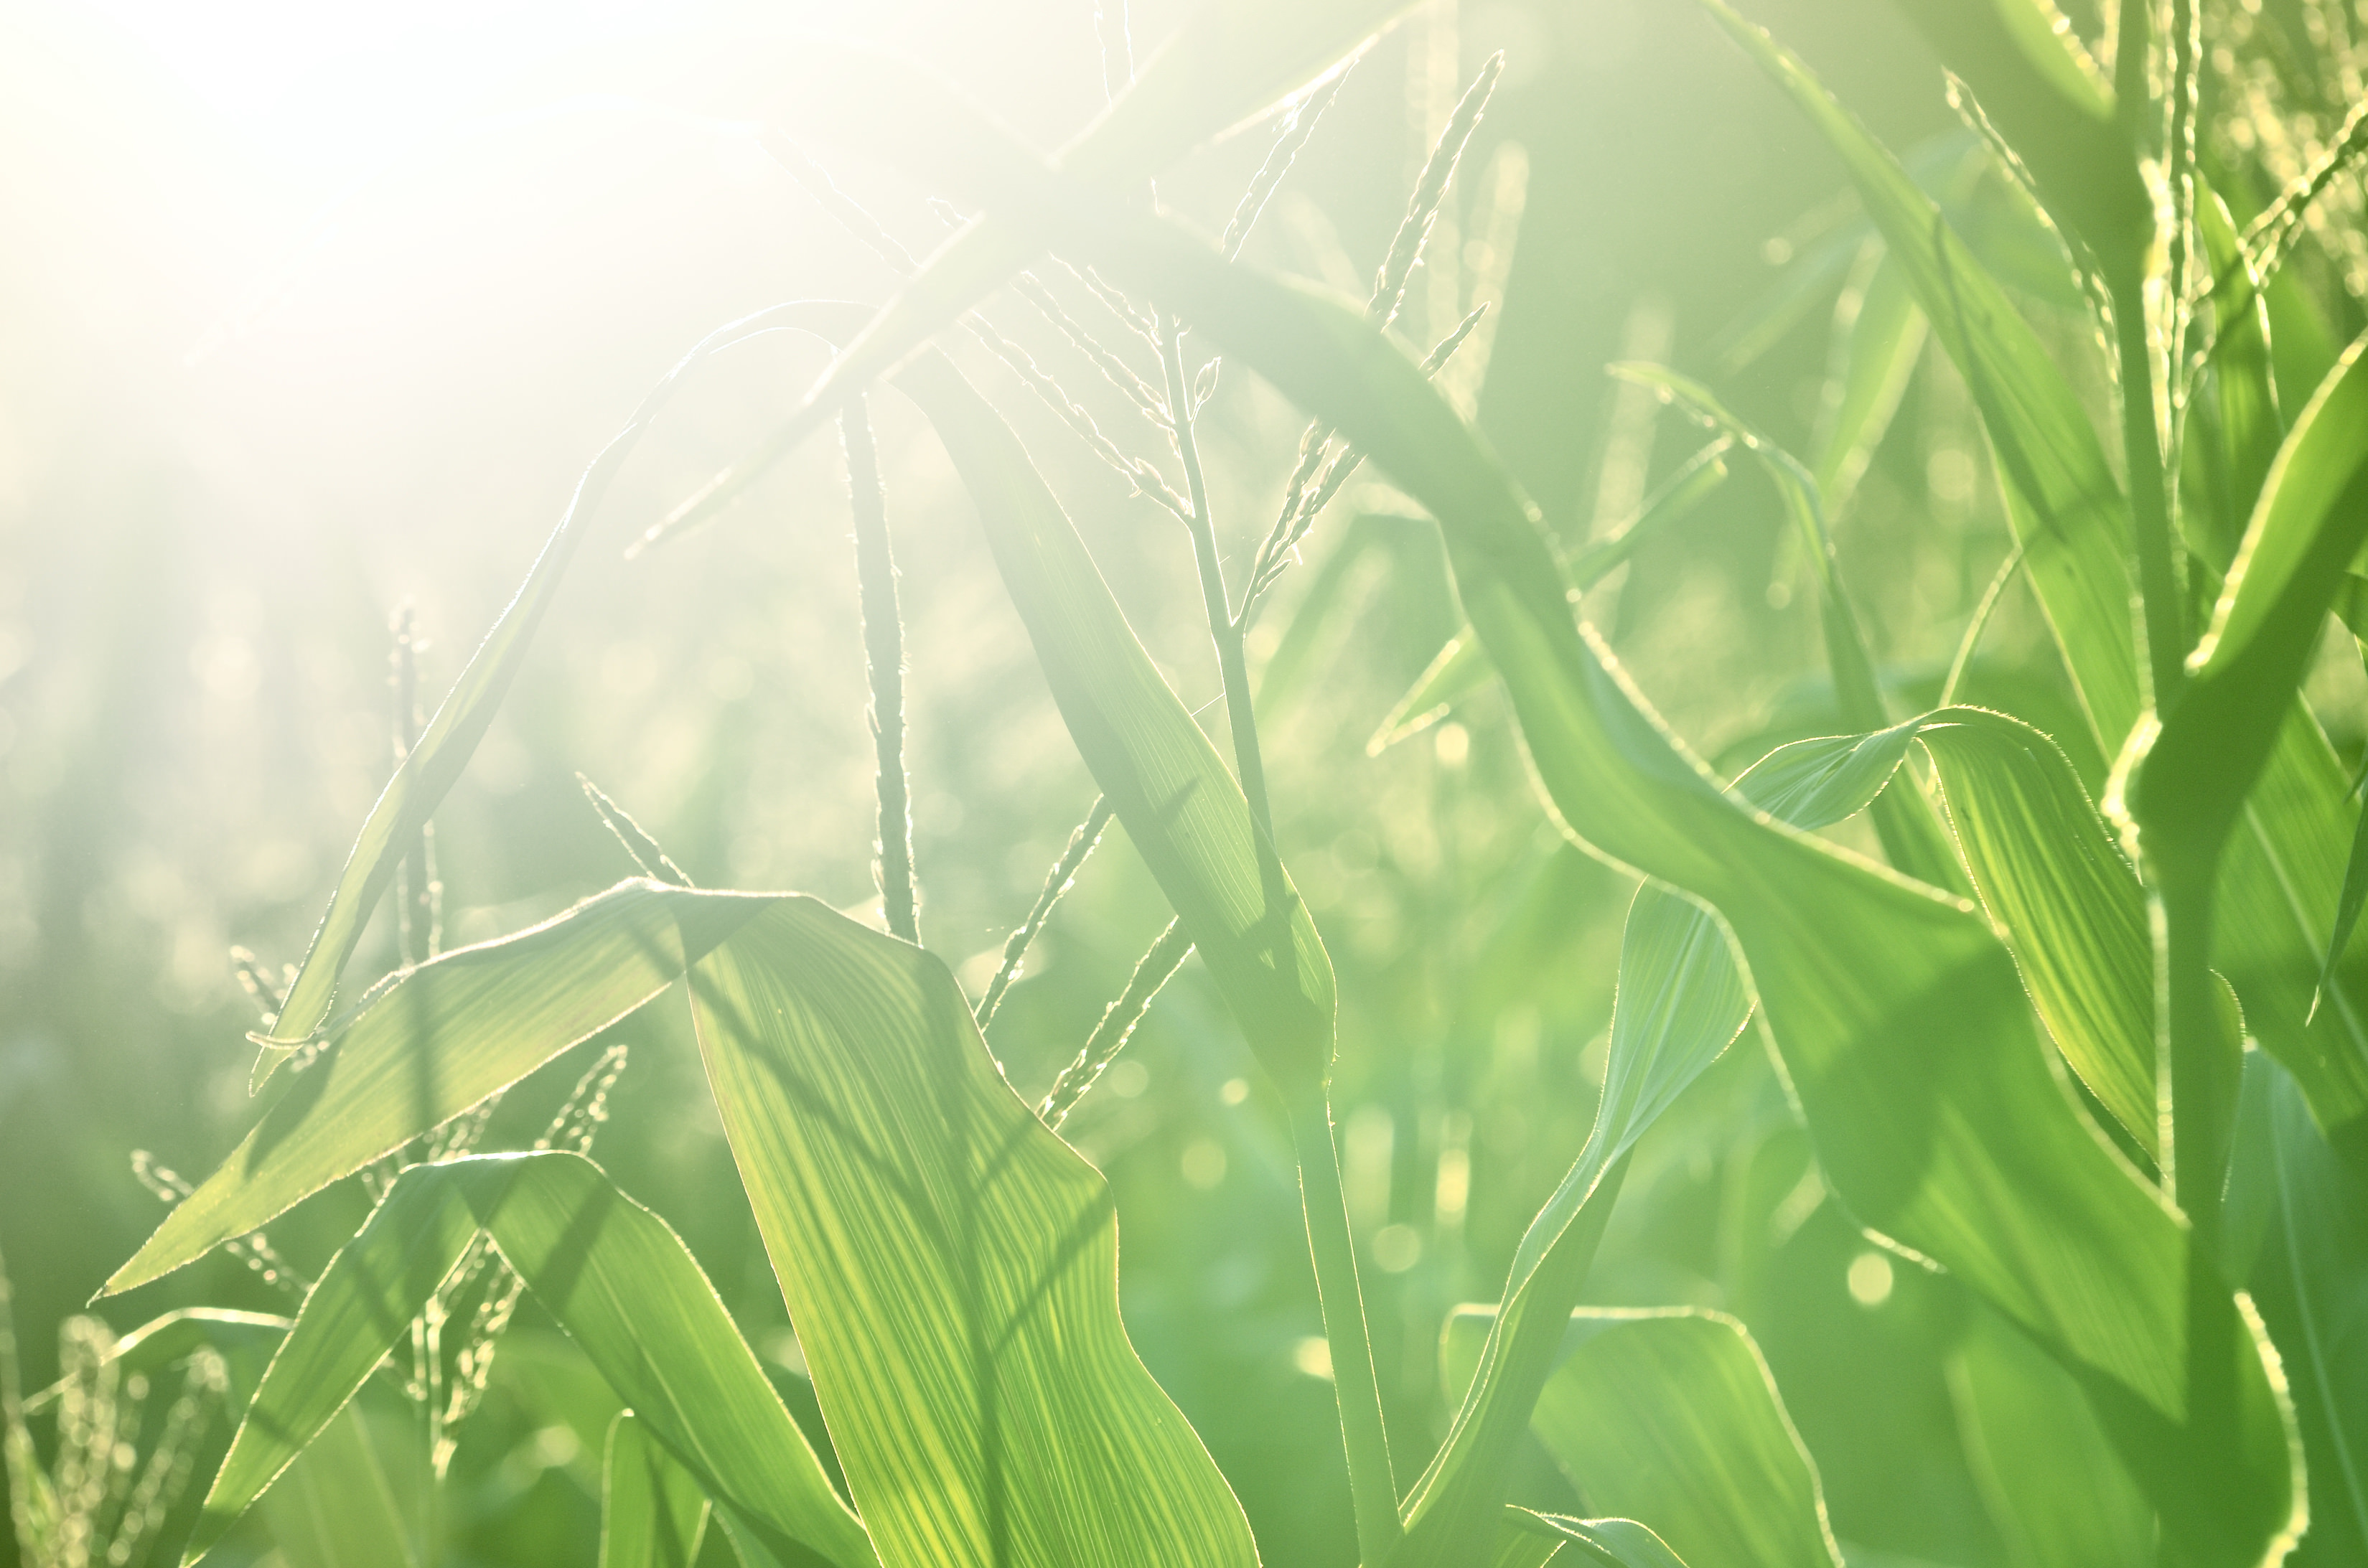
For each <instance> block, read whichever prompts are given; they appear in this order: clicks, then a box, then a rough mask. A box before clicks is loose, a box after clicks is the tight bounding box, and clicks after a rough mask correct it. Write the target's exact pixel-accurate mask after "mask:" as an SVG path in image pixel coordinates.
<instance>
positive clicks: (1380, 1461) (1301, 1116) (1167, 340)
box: [1160, 317, 1404, 1564]
mask: <svg viewBox="0 0 2368 1568" xmlns="http://www.w3.org/2000/svg"><path fill="white" fill-rule="evenodd" d="M1182 339H1183V329H1182V326H1181V324H1179V323H1178V322H1177V321H1176V320H1175V319H1174V318H1173V317H1169V318H1167V319H1166V320H1165V322H1164V323H1163V326H1162V331H1161V334H1160V358H1161V359H1162V360H1163V362H1164V367H1165V369H1166V370H1167V403H1168V406H1169V408H1171V409H1172V410H1174V412H1175V415H1176V438H1177V449H1178V454H1179V455H1180V456H1181V457H1182V459H1183V460H1184V479H1185V483H1186V486H1187V488H1188V490H1189V493H1190V496H1191V502H1192V516H1191V517H1190V528H1191V532H1192V551H1193V556H1194V559H1195V561H1196V562H1198V563H1199V566H1200V574H1201V601H1202V606H1203V608H1204V609H1205V610H1206V612H1207V615H1208V619H1209V635H1210V636H1211V637H1212V638H1213V639H1215V641H1216V644H1217V662H1218V667H1219V668H1220V670H1221V671H1222V672H1223V675H1224V687H1225V711H1226V715H1227V718H1228V719H1229V720H1230V721H1231V723H1232V726H1233V737H1234V761H1235V767H1236V769H1237V770H1238V771H1239V773H1240V775H1241V784H1242V794H1243V796H1244V798H1245V799H1247V801H1248V802H1249V809H1250V822H1251V836H1252V837H1253V838H1254V839H1256V840H1257V846H1258V870H1259V875H1260V879H1261V880H1262V881H1264V882H1265V884H1266V898H1267V907H1268V908H1269V909H1270V910H1276V909H1282V908H1284V907H1286V906H1287V905H1286V903H1285V901H1286V900H1288V899H1289V898H1290V897H1291V892H1290V889H1289V886H1288V884H1287V883H1286V882H1285V881H1284V880H1283V875H1282V862H1281V859H1280V858H1278V857H1277V856H1276V854H1275V847H1274V830H1273V823H1272V818H1271V816H1270V815H1269V810H1268V803H1267V792H1266V769H1265V766H1264V763H1263V762H1262V761H1261V759H1260V756H1259V752H1258V712H1257V710H1256V709H1254V708H1253V707H1252V706H1251V703H1250V683H1249V663H1248V659H1247V656H1246V653H1245V651H1244V646H1243V644H1244V642H1245V641H1246V639H1245V636H1244V631H1243V628H1242V626H1241V625H1240V624H1239V623H1237V622H1236V621H1235V619H1234V618H1233V616H1232V615H1231V614H1230V612H1229V605H1230V601H1229V600H1228V598H1227V597H1226V594H1225V577H1224V566H1223V565H1222V564H1221V563H1220V562H1219V561H1218V559H1217V536H1216V528H1215V526H1214V524H1213V522H1212V518H1211V516H1210V512H1209V492H1208V486H1207V484H1206V483H1204V482H1203V479H1202V476H1201V454H1200V449H1199V445H1198V443H1197V442H1196V441H1195V439H1194V437H1193V433H1192V417H1191V411H1192V403H1191V399H1190V395H1189V392H1188V390H1187V389H1186V387H1185V385H1184V347H1183V341H1182ZM1270 925H1271V926H1272V928H1273V929H1274V931H1275V932H1276V941H1277V942H1278V944H1279V945H1280V948H1281V950H1280V951H1279V952H1278V954H1277V955H1276V956H1277V958H1278V960H1281V961H1282V962H1286V963H1287V962H1288V961H1289V953H1290V948H1289V943H1290V941H1291V936H1290V927H1289V926H1288V924H1287V923H1285V922H1282V921H1274V922H1270ZM1292 1142H1293V1143H1294V1144H1295V1146H1296V1149H1297V1153H1298V1156H1299V1188H1300V1196H1301V1199H1302V1200H1303V1202H1304V1205H1305V1210H1306V1218H1307V1242H1308V1252H1309V1256H1310V1258H1311V1259H1312V1261H1313V1262H1314V1264H1315V1288H1316V1292H1317V1294H1318V1295H1319V1296H1320V1297H1321V1299H1322V1301H1323V1307H1324V1337H1325V1339H1326V1343H1327V1344H1328V1345H1329V1346H1330V1349H1331V1354H1332V1375H1333V1388H1334V1391H1335V1392H1336V1394H1337V1395H1338V1399H1339V1403H1340V1438H1341V1443H1342V1446H1343V1448H1344V1449H1346V1451H1347V1453H1348V1459H1349V1497H1350V1501H1351V1503H1352V1504H1353V1506H1354V1507H1355V1510H1356V1516H1357V1541H1358V1547H1359V1550H1360V1552H1361V1553H1362V1556H1363V1561H1364V1562H1367V1563H1369V1564H1379V1563H1380V1562H1382V1560H1383V1557H1385V1556H1386V1555H1387V1554H1388V1552H1389V1550H1390V1549H1391V1548H1392V1547H1393V1546H1395V1544H1396V1543H1397V1540H1398V1538H1399V1537H1400V1535H1402V1534H1403V1533H1404V1532H1403V1531H1402V1530H1401V1528H1400V1527H1399V1524H1398V1504H1397V1483H1396V1481H1395V1478H1394V1477H1393V1476H1392V1474H1391V1471H1390V1449H1389V1441H1388V1438H1387V1437H1385V1436H1384V1434H1383V1426H1382V1395H1381V1390H1380V1388H1379V1386H1378V1385H1377V1384H1376V1383H1375V1381H1374V1379H1373V1351H1372V1340H1371V1339H1370V1337H1369V1336H1368V1335H1367V1332H1366V1328H1365V1301H1364V1296H1363V1293H1362V1291H1361V1290H1360V1288H1359V1285H1358V1282H1357V1250H1356V1245H1355V1243H1354V1242H1353V1241H1351V1240H1350V1237H1349V1210H1348V1207H1347V1204H1346V1202H1345V1200H1344V1199H1342V1198H1341V1195H1340V1165H1339V1159H1340V1152H1339V1149H1338V1145H1336V1144H1335V1143H1334V1142H1333V1141H1332V1112H1331V1108H1330V1107H1329V1106H1328V1105H1327V1104H1326V1102H1325V1098H1324V1096H1323V1095H1322V1094H1321V1093H1312V1094H1308V1095H1306V1096H1304V1101H1303V1103H1302V1104H1300V1105H1298V1106H1296V1107H1294V1108H1293V1110H1292Z"/></svg>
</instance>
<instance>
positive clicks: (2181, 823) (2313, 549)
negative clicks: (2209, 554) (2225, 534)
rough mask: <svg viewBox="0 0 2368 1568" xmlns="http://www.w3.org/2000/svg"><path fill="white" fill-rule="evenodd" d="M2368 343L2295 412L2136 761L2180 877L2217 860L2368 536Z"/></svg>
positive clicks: (2154, 847)
mask: <svg viewBox="0 0 2368 1568" xmlns="http://www.w3.org/2000/svg"><path fill="white" fill-rule="evenodd" d="M2363 349H2368V338H2362V340H2360V341H2359V342H2355V343H2354V344H2352V346H2351V347H2350V348H2348V349H2346V350H2345V351H2344V354H2343V357H2342V358H2340V360H2338V361H2337V362H2336V368H2335V369H2333V370H2331V371H2329V372H2328V378H2327V380H2326V381H2324V382H2322V383H2321V384H2320V387H2319V390H2318V392H2317V395H2316V396H2314V397H2313V398H2312V399H2311V402H2310V405H2309V406H2308V407H2307V408H2305V409H2304V410H2303V412H2302V415H2301V416H2300V417H2299V418H2297V419H2296V420H2295V421H2294V430H2293V432H2292V434H2290V435H2289V436H2288V437H2286V442H2285V445H2284V446H2283V448H2281V449H2280V450H2279V453H2278V457H2277V461H2276V463H2275V464H2274V465H2273V466H2272V467H2271V471H2270V475H2269V478H2268V480H2267V481H2266V482H2265V483H2264V484H2263V485H2262V489H2261V499H2260V505H2259V506H2256V507H2255V508H2254V512H2253V519H2252V522H2251V523H2250V524H2249V525H2248V527H2247V528H2246V530H2245V542H2244V544H2243V546H2242V547H2241V548H2240V549H2239V550H2238V551H2237V560H2236V563H2235V564H2234V565H2233V566H2232V567H2231V568H2230V569H2229V573H2228V579H2227V584H2226V587H2225V588H2224V589H2223V590H2222V593H2221V596H2220V603H2219V606H2218V608H2216V609H2215V610H2214V612H2213V619H2212V627H2211V630H2210V631H2207V632H2206V633H2205V634H2204V637H2203V641H2202V642H2200V643H2198V644H2197V645H2196V649H2195V652H2194V653H2193V654H2192V655H2191V656H2190V658H2189V667H2190V669H2191V670H2192V676H2193V678H2192V680H2191V682H2190V683H2189V685H2188V687H2187V688H2186V690H2185V691H2183V692H2182V693H2180V697H2179V699H2178V700H2177V702H2176V703H2175V704H2173V705H2172V706H2171V707H2170V708H2169V711H2168V712H2167V713H2166V714H2165V715H2164V716H2163V719H2162V723H2161V727H2160V730H2159V732H2158V733H2156V734H2154V735H2152V736H2151V737H2150V744H2148V743H2141V744H2140V746H2139V747H2138V748H2137V749H2136V750H2135V755H2134V757H2133V758H2132V759H2127V760H2126V762H2125V766H2128V767H2130V768H2131V778H2130V782H2129V785H2128V800H2129V807H2130V812H2131V814H2132V815H2133V816H2134V817H2135V819H2136V821H2137V823H2138V824H2139V826H2140V829H2141V831H2142V833H2143V834H2144V835H2145V841H2146V853H2147V856H2148V858H2157V857H2159V858H2161V859H2162V860H2163V863H2164V864H2165V865H2166V867H2169V868H2173V869H2175V872H2176V873H2177V874H2180V875H2183V876H2188V877H2195V878H2206V879H2208V878H2209V876H2210V875H2211V872H2212V870H2213V869H2214V868H2215V867H2216V864H2217V862H2218V859H2219V856H2220V852H2221V850H2222V848H2223V846H2225V844H2226V840H2227V836H2228V834H2229V832H2230V830H2231V829H2232V828H2234V827H2235V825H2236V823H2237V815H2238V812H2240V811H2241V809H2242V807H2243V805H2244V801H2245V797H2246V796H2247V795H2248V794H2249V793H2251V791H2252V788H2253V785H2254V783H2255V782H2256V781H2257V780H2258V779H2259V778H2260V776H2261V771H2262V768H2263V767H2264V766H2265V765H2266V764H2267V763H2268V761H2269V759H2270V757H2271V753H2272V751H2273V750H2274V749H2275V747H2276V744H2277V741H2278V734H2279V729H2280V726H2281V725H2282V723H2283V720H2284V715H2285V713H2286V710H2287V709H2288V707H2289V706H2290V705H2291V704H2292V702H2293V700H2294V691H2295V688H2296V687H2297V685H2298V684H2299V682H2300V680H2301V678H2302V675H2303V672H2304V669H2305V665H2306V664H2307V662H2308V660H2309V657H2310V654H2311V653H2313V652H2314V651H2315V650H2316V648H2317V643H2318V636H2319V631H2320V629H2321V627H2322V626H2323V625H2324V623H2325V620H2326V618H2327V612H2328V608H2329V606H2330V605H2331V604H2332V603H2333V602H2334V599H2335V596H2336V594H2337V591H2338V590H2339V588H2340V586H2341V585H2342V582H2343V573H2344V568H2345V567H2346V566H2347V565H2349V564H2350V562H2351V558H2352V556H2353V555H2355V554H2356V553H2358V551H2359V549H2360V542H2361V540H2362V537H2363V536H2368V465H2363V462H2362V459H2363V458H2364V457H2368V363H2363V359H2362V350H2363Z"/></svg>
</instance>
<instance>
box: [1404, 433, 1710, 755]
mask: <svg viewBox="0 0 2368 1568" xmlns="http://www.w3.org/2000/svg"><path fill="white" fill-rule="evenodd" d="M1733 445H1734V442H1733V441H1732V440H1731V439H1729V438H1727V437H1720V438H1719V439H1718V440H1715V441H1713V442H1711V443H1710V444H1709V445H1708V446H1706V447H1704V448H1702V450H1700V451H1698V452H1696V453H1695V454H1694V455H1693V456H1692V457H1691V458H1689V459H1688V460H1686V461H1685V462H1683V463H1682V464H1680V465H1679V468H1678V471H1677V472H1675V473H1672V474H1671V475H1670V476H1669V477H1668V479H1666V480H1664V481H1663V482H1662V483H1661V484H1660V485H1659V486H1658V487H1657V488H1656V489H1655V490H1654V492H1653V494H1650V495H1648V496H1646V497H1645V502H1644V504H1643V505H1642V506H1639V507H1638V508H1637V510H1636V516H1635V517H1632V518H1630V519H1629V520H1628V521H1627V522H1626V523H1625V524H1623V525H1622V526H1621V527H1619V528H1615V529H1613V530H1612V531H1611V533H1609V534H1607V535H1605V536H1604V537H1603V538H1601V539H1596V540H1588V542H1587V543H1586V544H1585V545H1584V546H1583V547H1581V549H1580V550H1579V551H1578V553H1577V556H1575V557H1574V558H1573V559H1572V561H1571V563H1570V575H1571V584H1572V586H1573V587H1574V588H1576V589H1577V590H1578V591H1579V592H1581V593H1584V592H1585V591H1586V590H1588V588H1591V587H1593V586H1594V585H1596V584H1598V583H1600V582H1601V581H1602V580H1603V579H1604V578H1605V577H1607V576H1610V575H1611V573H1612V571H1613V569H1614V568H1616V567H1618V566H1619V565H1620V564H1621V563H1622V562H1625V561H1626V560H1627V559H1628V558H1629V556H1631V555H1632V554H1634V552H1635V550H1636V547H1637V546H1638V545H1640V544H1642V543H1644V542H1645V540H1648V539H1650V538H1652V537H1653V536H1654V535H1655V534H1656V533H1658V532H1660V531H1661V530H1662V529H1663V528H1667V527H1668V526H1669V525H1670V524H1672V523H1675V522H1676V521H1678V520H1679V518H1681V517H1685V516H1687V515H1688V514H1689V513H1691V511H1692V510H1693V509H1694V508H1695V507H1696V506H1700V505H1701V504H1702V500H1703V498H1704V497H1706V496H1708V495H1709V494H1711V492H1713V491H1714V490H1716V489H1717V488H1718V487H1719V486H1720V485H1722V484H1724V483H1726V478H1727V467H1726V463H1725V454H1726V451H1727V449H1728V448H1730V447H1731V446H1733ZM1496 674H1497V671H1496V667H1495V666H1494V665H1490V664H1489V663H1488V654H1487V651H1486V649H1484V648H1482V647H1481V646H1480V643H1479V641H1478V640H1477V639H1476V638H1474V636H1473V635H1472V632H1471V629H1470V628H1468V627H1467V628H1465V629H1464V630H1463V631H1460V632H1458V633H1456V634H1455V635H1454V636H1453V637H1451V638H1449V639H1448V640H1447V642H1446V644H1445V645H1444V646H1443V647H1441V648H1440V651H1439V653H1438V654H1437V655H1436V656H1435V657H1433V658H1432V660H1431V662H1430V665H1429V668H1427V669H1425V670H1424V671H1423V673H1422V674H1421V676H1418V677H1417V679H1416V681H1415V684H1414V685H1413V686H1412V687H1409V688H1407V691H1406V695H1405V696H1404V697H1402V698H1400V699H1398V700H1397V704H1396V706H1395V707H1394V708H1392V709H1391V710H1390V712H1389V716H1388V717H1387V718H1385V719H1383V721H1382V722H1381V724H1380V726H1379V727H1378V728H1376V729H1375V730H1374V731H1373V735H1372V739H1371V740H1369V741H1367V742H1366V743H1365V751H1366V753H1367V755H1369V756H1378V755H1379V754H1380V753H1382V752H1383V751H1384V750H1386V749H1387V748H1389V747H1390V746H1392V745H1395V744H1397V743H1398V742H1399V741H1402V740H1404V739H1406V736H1408V735H1411V734H1417V733H1420V732H1421V731H1423V730H1424V729H1426V728H1428V727H1429V725H1430V723H1431V722H1432V721H1434V720H1436V719H1437V718H1439V717H1440V715H1442V714H1444V713H1445V712H1446V710H1447V708H1448V706H1449V705H1450V704H1452V703H1453V702H1454V701H1455V700H1456V699H1458V698H1461V697H1463V696H1464V695H1466V694H1467V693H1470V692H1474V691H1477V690H1478V689H1479V688H1480V687H1483V686H1486V684H1487V683H1488V682H1489V681H1491V680H1493V679H1494V678H1496Z"/></svg>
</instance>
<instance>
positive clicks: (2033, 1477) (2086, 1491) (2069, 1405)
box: [1948, 1308, 2317, 1568]
mask: <svg viewBox="0 0 2368 1568" xmlns="http://www.w3.org/2000/svg"><path fill="white" fill-rule="evenodd" d="M1948 1377H1949V1391H1950V1394H1951V1397H1952V1401H1953V1403H1955V1405H1956V1408H1957V1419H1958V1426H1959V1428H1960V1430H1961V1431H1962V1433H1963V1435H1964V1443H1965V1452H1966V1457H1967V1459H1968V1460H1970V1461H1971V1463H1972V1466H1973V1471H1974V1477H1975V1482H1976V1483H1977V1484H1978V1485H1979V1487H1980V1490H1981V1494H1982V1501H1983V1503H1984V1505H1985V1506H1986V1507H1987V1511H1988V1513H1989V1516H1990V1520H1991V1522H1992V1523H1993V1524H1995V1525H1996V1526H1997V1527H1998V1534H1999V1536H2000V1537H2002V1538H2003V1539H2004V1540H2006V1541H2007V1542H2008V1544H2009V1549H2010V1550H2011V1551H2012V1553H2013V1560H2014V1561H2015V1562H2019V1563H2023V1564H2027V1565H2028V1568H2146V1565H2147V1564H2149V1563H2151V1562H2154V1561H2155V1552H2154V1545H2155V1530H2154V1510H2153V1509H2152V1508H2150V1507H2148V1506H2147V1505H2146V1497H2145V1494H2142V1493H2141V1492H2139V1491H2138V1489H2137V1487H2136V1485H2135V1483H2132V1481H2131V1480H2130V1476H2129V1471H2126V1470H2125V1469H2123V1466H2122V1464H2121V1462H2120V1461H2119V1460H2116V1459H2115V1458H2114V1457H2113V1450H2112V1445H2111V1444H2110V1443H2108V1442H2107V1441H2106V1440H2105V1435H2104V1433H2103V1432H2102V1431H2101V1430H2100V1428H2099V1427H2098V1425H2097V1418H2096V1417H2095V1416H2094V1415H2091V1414H2089V1407H2088V1404H2087V1402H2085V1401H2084V1400H2083V1399H2082V1398H2081V1397H2080V1389H2079V1385H2078V1384H2077V1383H2075V1382H2074V1381H2072V1380H2071V1379H2070V1378H2068V1377H2066V1375H2065V1373H2064V1369H2062V1368H2061V1367H2058V1366H2056V1365H2055V1363H2054V1362H2053V1361H2051V1360H2049V1359H2048V1358H2047V1357H2046V1355H2045V1353H2044V1352H2043V1351H2041V1350H2040V1349H2039V1348H2038V1346H2034V1345H2032V1343H2031V1341H2030V1340H2028V1339H2026V1338H2024V1337H2023V1336H2022V1335H2021V1334H2019V1333H2017V1332H2016V1331H2015V1330H2014V1328H2013V1327H2012V1326H2011V1325H2009V1324H2007V1323H2006V1322H2005V1321H2004V1320H2003V1319H2001V1318H1999V1317H1998V1314H1997V1313H1995V1312H1984V1311H1981V1310H1980V1309H1978V1308H1977V1309H1975V1311H1974V1312H1973V1313H1972V1317H1971V1321H1970V1322H1969V1323H1967V1324H1966V1325H1965V1329H1964V1335H1963V1336H1962V1337H1961V1338H1960V1339H1959V1340H1958V1342H1957V1344H1956V1345H1955V1346H1953V1347H1952V1349H1951V1351H1950V1354H1949V1361H1948ZM2312 1479H2313V1486H2314V1490H2315V1489H2316V1486H2317V1477H2316V1475H2314V1476H2313V1478H2312Z"/></svg>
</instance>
